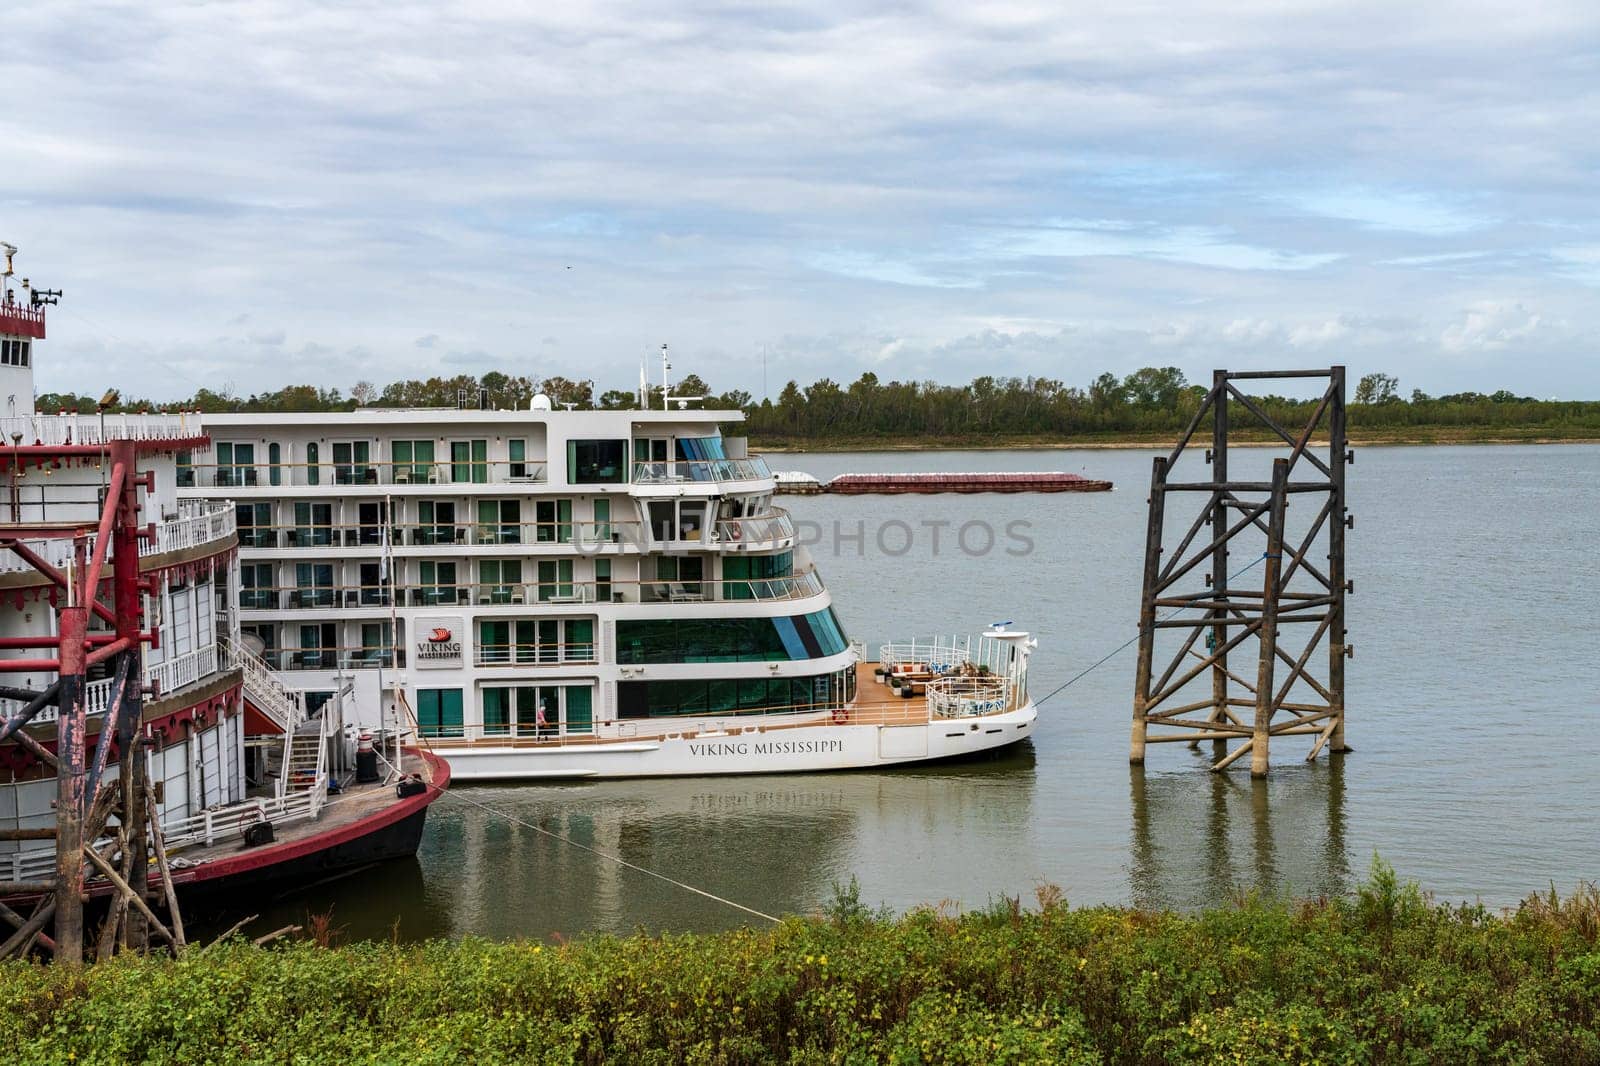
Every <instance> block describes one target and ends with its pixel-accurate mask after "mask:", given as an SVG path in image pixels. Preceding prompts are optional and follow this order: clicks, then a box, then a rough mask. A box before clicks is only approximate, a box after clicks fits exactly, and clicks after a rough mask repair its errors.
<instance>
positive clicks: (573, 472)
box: [567, 440, 628, 485]
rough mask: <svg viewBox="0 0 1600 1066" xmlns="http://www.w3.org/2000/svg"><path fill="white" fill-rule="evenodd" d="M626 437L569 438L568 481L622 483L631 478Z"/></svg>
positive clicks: (584, 483)
mask: <svg viewBox="0 0 1600 1066" xmlns="http://www.w3.org/2000/svg"><path fill="white" fill-rule="evenodd" d="M627 462H628V442H627V441H625V440H569V441H567V483H568V484H572V485H591V484H619V483H621V482H624V481H627V480H628V472H627Z"/></svg>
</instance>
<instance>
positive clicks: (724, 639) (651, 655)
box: [617, 608, 850, 665]
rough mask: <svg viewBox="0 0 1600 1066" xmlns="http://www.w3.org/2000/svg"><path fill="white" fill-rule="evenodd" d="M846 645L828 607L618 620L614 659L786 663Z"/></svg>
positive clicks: (834, 652) (627, 661) (826, 653)
mask: <svg viewBox="0 0 1600 1066" xmlns="http://www.w3.org/2000/svg"><path fill="white" fill-rule="evenodd" d="M849 646H850V643H849V641H848V640H846V639H845V636H844V632H843V630H841V629H840V628H839V623H838V619H836V618H835V617H834V615H833V611H832V609H831V608H828V609H824V610H821V611H816V612H814V613H812V614H809V615H796V616H794V617H790V618H714V619H711V618H708V619H687V618H685V619H621V620H619V621H618V622H617V662H618V663H621V664H624V665H631V664H642V663H703V662H741V663H746V662H785V661H799V660H803V659H816V658H823V657H825V656H829V655H838V654H839V653H840V652H842V651H844V650H845V649H846V648H848V647H849Z"/></svg>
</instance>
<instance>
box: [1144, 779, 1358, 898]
mask: <svg viewBox="0 0 1600 1066" xmlns="http://www.w3.org/2000/svg"><path fill="white" fill-rule="evenodd" d="M1195 766H1196V768H1195V769H1191V770H1186V771H1182V772H1167V773H1154V772H1150V771H1147V770H1146V769H1145V768H1144V767H1141V766H1131V767H1129V776H1128V787H1129V803H1130V809H1131V811H1132V827H1133V843H1132V855H1131V862H1130V867H1129V878H1128V880H1129V894H1130V896H1131V898H1132V901H1133V903H1134V904H1135V905H1137V906H1140V907H1150V908H1156V909H1166V908H1176V909H1193V908H1197V907H1204V906H1209V905H1213V904H1216V903H1220V902H1225V901H1227V900H1229V899H1232V898H1234V897H1235V896H1237V895H1238V894H1240V893H1242V892H1261V893H1277V894H1285V895H1293V896H1319V895H1329V896H1332V895H1338V894H1341V893H1343V892H1345V891H1346V890H1347V889H1348V887H1349V882H1350V867H1349V861H1348V856H1347V855H1346V850H1345V847H1346V845H1345V830H1346V826H1345V784H1344V772H1345V769H1344V759H1343V758H1342V757H1340V756H1333V757H1324V758H1322V759H1320V760H1318V761H1317V762H1315V763H1309V764H1306V765H1303V766H1297V767H1285V768H1280V769H1276V770H1274V771H1273V773H1272V775H1271V776H1270V777H1267V778H1265V779H1253V778H1249V777H1245V776H1244V775H1242V774H1229V773H1210V772H1207V771H1203V770H1200V769H1199V768H1198V767H1199V766H1200V763H1199V762H1198V761H1197V762H1196V764H1195Z"/></svg>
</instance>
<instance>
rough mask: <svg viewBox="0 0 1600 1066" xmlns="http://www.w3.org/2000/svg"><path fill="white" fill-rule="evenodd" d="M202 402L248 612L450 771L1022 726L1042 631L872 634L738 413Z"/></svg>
mask: <svg viewBox="0 0 1600 1066" xmlns="http://www.w3.org/2000/svg"><path fill="white" fill-rule="evenodd" d="M485 407H486V404H483V403H482V402H481V401H474V402H472V403H471V404H470V405H469V404H468V403H467V402H463V403H462V404H461V405H460V406H458V407H456V408H448V409H391V408H378V407H364V408H359V409H357V410H354V411H349V412H340V413H326V414H224V415H207V416H206V429H207V432H208V434H209V435H210V437H211V440H212V441H213V447H212V448H211V450H210V451H209V453H206V454H201V453H195V454H194V455H192V456H190V457H189V459H188V462H187V464H186V466H185V467H184V469H183V470H182V471H180V486H181V487H180V493H181V494H182V496H183V497H184V499H185V500H186V501H187V505H188V506H193V507H210V506H214V505H217V504H219V503H224V502H226V503H229V504H231V505H232V506H233V507H234V508H235V509H236V512H235V513H236V524H237V528H238V537H239V545H240V551H239V565H238V570H237V581H238V585H239V588H238V603H239V615H240V633H241V639H243V640H244V641H245V642H246V643H247V644H249V645H250V646H251V648H252V649H253V650H254V651H256V652H257V653H258V654H259V655H260V657H261V658H262V659H263V660H264V661H265V662H266V663H267V664H269V666H270V667H271V668H272V669H273V670H274V671H275V672H276V673H277V676H278V678H279V679H280V681H281V682H282V683H283V684H284V685H285V686H287V687H288V688H289V689H291V690H294V691H296V692H298V693H304V694H305V696H304V698H305V699H306V701H307V702H308V704H309V705H310V706H312V707H315V706H316V705H317V703H318V702H320V701H321V700H322V699H325V698H327V697H328V694H330V693H333V692H336V691H340V689H341V686H352V685H353V686H354V687H355V690H356V694H357V699H356V701H355V703H356V705H357V706H362V707H366V706H372V707H381V708H383V710H384V713H385V714H390V713H393V714H396V715H400V716H404V717H406V718H407V719H408V720H409V721H411V722H412V723H413V725H414V728H415V729H416V730H417V732H418V734H419V736H420V738H421V739H422V740H423V741H424V742H425V743H426V744H427V745H428V747H429V748H430V749H431V750H432V751H433V752H435V753H436V754H438V755H441V756H442V757H443V758H445V759H446V760H447V761H448V762H449V763H450V766H451V771H452V775H453V776H454V777H455V779H457V780H471V779H538V778H586V777H593V778H605V777H629V776H651V775H680V774H723V773H762V772H787V771H798V770H825V769H827V770H831V769H845V768H852V767H871V766H885V765H891V764H896V763H904V762H912V761H917V760H924V759H936V758H944V757H950V756H960V755H967V754H971V753H974V752H977V751H981V750H985V749H990V748H995V747H999V746H1001V745H1005V744H1010V743H1013V742H1015V741H1018V740H1021V739H1023V738H1025V737H1027V736H1028V735H1029V734H1030V732H1031V730H1032V728H1033V725H1034V720H1035V710H1034V706H1033V704H1032V703H1031V701H1030V700H1029V698H1028V690H1027V663H1028V656H1029V653H1030V651H1031V646H1032V645H1031V642H1030V641H1029V640H1028V638H1027V635H1026V634H1024V633H1018V632H1014V631H1010V630H1008V629H1005V628H1004V627H998V628H995V629H992V630H991V631H989V632H988V633H986V634H983V635H981V636H974V637H971V638H951V637H943V638H940V639H934V640H919V641H908V642H905V643H903V644H889V645H883V646H880V647H875V648H871V649H867V648H864V647H862V646H861V645H859V644H853V643H852V642H851V641H850V640H849V639H848V638H847V636H846V630H845V627H844V626H843V625H842V624H841V622H840V620H839V619H838V618H837V617H836V616H835V614H834V610H833V606H832V600H831V598H830V596H829V593H828V589H827V587H826V586H825V585H824V583H823V580H822V576H821V575H820V574H819V573H818V571H817V568H816V566H815V565H814V564H813V562H812V561H811V559H810V558H809V557H808V554H807V552H806V550H805V547H804V546H803V545H801V544H797V543H796V536H795V526H794V523H793V521H792V520H791V518H790V516H789V513H788V512H787V511H786V510H784V509H783V508H782V507H778V506H776V505H775V504H774V503H773V494H774V491H775V489H776V483H775V480H774V477H773V474H772V472H771V470H769V469H768V467H767V464H766V463H765V462H764V461H763V460H762V459H760V458H759V457H757V456H752V455H750V454H748V451H747V448H746V442H745V440H744V439H742V438H739V437H735V436H724V435H723V434H722V430H721V427H722V425H723V424H725V423H737V422H738V421H739V420H741V419H742V418H743V414H742V413H741V412H739V411H702V410H688V409H683V405H682V404H679V405H677V407H675V408H671V409H663V410H641V409H635V410H599V411H594V410H555V409H552V407H553V405H552V404H551V403H550V402H549V401H548V399H547V398H545V397H544V396H542V395H541V396H536V397H534V398H533V399H532V401H531V402H530V403H529V404H528V405H527V406H526V407H523V408H520V409H516V410H490V409H484V408H485Z"/></svg>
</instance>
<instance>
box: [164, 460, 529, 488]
mask: <svg viewBox="0 0 1600 1066" xmlns="http://www.w3.org/2000/svg"><path fill="white" fill-rule="evenodd" d="M548 473H549V471H548V468H547V466H546V465H545V462H544V460H542V459H528V460H520V459H519V460H510V461H507V460H494V461H488V460H473V461H469V462H459V463H457V462H443V463H437V462H422V463H418V462H412V463H373V462H360V463H224V464H217V463H190V464H188V465H185V466H181V467H179V468H178V487H179V488H195V489H239V488H256V489H275V488H313V487H316V488H323V487H332V488H343V487H350V486H362V485H369V486H377V485H386V486H390V487H394V486H410V485H420V486H434V487H437V486H449V485H529V484H534V485H537V484H543V483H544V482H545V481H546V479H547V478H548Z"/></svg>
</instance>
